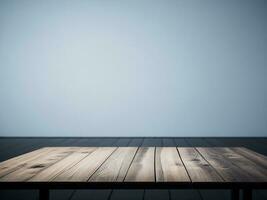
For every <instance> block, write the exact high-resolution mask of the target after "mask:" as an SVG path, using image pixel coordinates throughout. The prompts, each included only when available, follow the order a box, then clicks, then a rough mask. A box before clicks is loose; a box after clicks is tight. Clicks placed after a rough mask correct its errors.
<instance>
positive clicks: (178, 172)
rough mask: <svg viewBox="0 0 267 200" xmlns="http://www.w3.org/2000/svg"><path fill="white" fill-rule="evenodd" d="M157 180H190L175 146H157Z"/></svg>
mask: <svg viewBox="0 0 267 200" xmlns="http://www.w3.org/2000/svg"><path fill="white" fill-rule="evenodd" d="M156 181H157V182H174V181H176V182H177V181H178V182H190V178H189V176H188V174H187V172H186V169H185V167H184V165H183V163H182V161H181V159H180V157H179V154H178V152H177V149H176V148H175V147H157V148H156Z"/></svg>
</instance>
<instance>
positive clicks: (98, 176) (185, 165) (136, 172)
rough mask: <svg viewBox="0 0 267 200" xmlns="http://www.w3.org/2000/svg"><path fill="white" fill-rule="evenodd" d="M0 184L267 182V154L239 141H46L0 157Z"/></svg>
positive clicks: (231, 185) (247, 185)
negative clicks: (136, 144)
mask: <svg viewBox="0 0 267 200" xmlns="http://www.w3.org/2000/svg"><path fill="white" fill-rule="evenodd" d="M0 188H1V189H39V191H40V199H48V197H49V190H50V189H230V190H231V191H232V193H231V194H232V199H239V191H240V190H242V191H243V193H244V195H243V197H244V199H246V200H248V199H252V190H253V189H266V188H267V157H265V156H263V155H261V154H258V153H256V152H254V151H251V150H249V149H246V148H242V147H240V148H239V147H235V148H221V147H220V148H219V147H214V148H206V147H195V148H191V147H190V148H188V147H181V148H180V147H178V148H176V147H49V148H48V147H47V148H41V149H38V150H36V151H32V152H29V153H26V154H23V155H21V156H18V157H15V158H12V159H9V160H7V161H4V162H2V163H0Z"/></svg>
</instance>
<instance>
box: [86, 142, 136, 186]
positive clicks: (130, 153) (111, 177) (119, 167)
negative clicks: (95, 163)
mask: <svg viewBox="0 0 267 200" xmlns="http://www.w3.org/2000/svg"><path fill="white" fill-rule="evenodd" d="M137 149H138V147H119V148H118V149H117V150H116V151H115V152H114V153H113V154H112V155H111V156H110V157H109V158H108V159H107V160H106V162H105V163H103V165H101V167H100V168H99V169H98V170H97V171H96V172H95V173H94V174H93V176H92V177H91V178H90V180H89V181H90V182H122V181H123V180H124V178H125V176H126V173H127V171H128V169H129V167H130V165H131V162H132V160H133V158H134V156H135V153H136V151H137Z"/></svg>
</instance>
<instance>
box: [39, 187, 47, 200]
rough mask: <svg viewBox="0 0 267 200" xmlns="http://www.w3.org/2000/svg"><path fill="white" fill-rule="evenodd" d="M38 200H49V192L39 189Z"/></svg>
mask: <svg viewBox="0 0 267 200" xmlns="http://www.w3.org/2000/svg"><path fill="white" fill-rule="evenodd" d="M39 200H49V190H48V189H40V190H39Z"/></svg>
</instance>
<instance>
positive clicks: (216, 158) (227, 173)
mask: <svg viewBox="0 0 267 200" xmlns="http://www.w3.org/2000/svg"><path fill="white" fill-rule="evenodd" d="M197 150H198V151H199V152H200V154H201V155H202V156H203V157H204V158H205V159H206V160H207V161H208V162H209V163H210V164H211V165H212V166H213V167H214V169H216V171H217V172H218V173H219V174H220V175H221V177H222V178H223V179H224V181H227V182H242V181H252V179H251V177H250V176H249V175H248V174H247V173H245V172H244V171H243V170H240V168H239V167H237V166H235V165H234V164H233V163H232V162H230V161H229V160H227V159H225V157H224V156H223V155H221V154H218V152H217V151H216V149H215V148H214V147H212V148H206V147H198V148H197Z"/></svg>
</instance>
